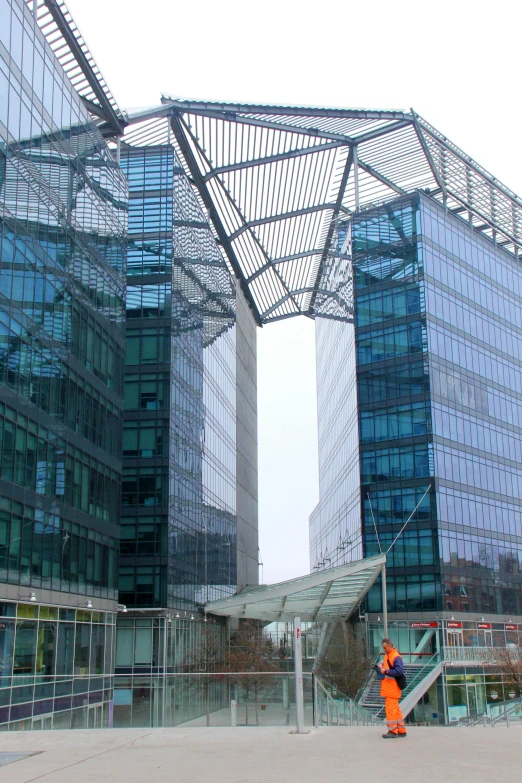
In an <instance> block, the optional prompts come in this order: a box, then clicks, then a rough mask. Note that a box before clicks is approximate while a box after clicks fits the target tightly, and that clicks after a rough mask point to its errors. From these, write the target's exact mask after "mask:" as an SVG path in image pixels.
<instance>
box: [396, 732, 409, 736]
mask: <svg viewBox="0 0 522 783" xmlns="http://www.w3.org/2000/svg"><path fill="white" fill-rule="evenodd" d="M397 736H398V737H407V736H408V734H407V732H406V731H405V732H404V733H403V734H398V735H397Z"/></svg>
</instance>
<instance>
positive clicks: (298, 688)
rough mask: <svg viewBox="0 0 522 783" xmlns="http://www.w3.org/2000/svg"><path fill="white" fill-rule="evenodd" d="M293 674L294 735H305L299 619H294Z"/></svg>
mask: <svg viewBox="0 0 522 783" xmlns="http://www.w3.org/2000/svg"><path fill="white" fill-rule="evenodd" d="M294 672H295V714H296V721H297V731H296V732H295V733H296V734H307V733H308V732H307V731H306V729H305V725H304V694H303V648H302V643H301V618H300V617H294Z"/></svg>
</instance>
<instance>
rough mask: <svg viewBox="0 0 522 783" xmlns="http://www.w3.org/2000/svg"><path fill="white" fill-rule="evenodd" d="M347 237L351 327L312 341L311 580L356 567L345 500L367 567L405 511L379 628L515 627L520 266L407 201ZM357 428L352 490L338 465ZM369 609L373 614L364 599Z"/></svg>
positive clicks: (520, 550) (451, 220)
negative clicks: (426, 618) (392, 617)
mask: <svg viewBox="0 0 522 783" xmlns="http://www.w3.org/2000/svg"><path fill="white" fill-rule="evenodd" d="M347 230H348V233H349V235H350V242H351V250H352V258H353V289H354V296H353V301H354V321H355V323H354V325H352V324H350V323H346V322H345V323H343V322H342V320H341V319H338V320H337V321H333V320H327V319H325V318H318V319H317V327H316V329H317V355H318V359H317V366H318V403H319V443H320V468H321V492H320V495H321V501H320V504H319V507H318V509H316V511H315V512H314V514H313V515H312V518H311V565H312V567H313V566H314V565H315V566H316V567H325V566H329V565H330V564H332V565H335V564H337V563H342V562H345V561H347V560H350V559H355V557H358V556H359V553H358V549H357V547H355V548H354V549H353V550H352V544H350V546H347V539H348V541H351V542H353V541H354V540H355V539H354V536H353V535H352V536H350V535H348V536H347V535H346V522H345V519H346V508H347V505H346V501H347V498H353V501H352V506H353V507H354V508H356V507H357V505H358V507H359V508H360V521H359V529H360V530H361V532H362V536H363V549H364V554H365V555H367V556H369V555H373V554H377V553H378V552H379V544H380V546H381V547H382V550H383V551H386V550H387V549H388V548H389V546H390V545H391V543H392V541H394V539H395V537H396V536H397V534H398V533H399V531H400V530H401V528H402V526H403V525H404V523H405V522H406V520H407V519H408V518H409V517H410V515H411V514H412V512H414V511H415V513H414V514H413V517H412V519H411V521H410V522H409V524H408V527H407V528H406V530H405V531H404V533H403V534H402V535H401V536H400V538H399V539H398V541H397V543H396V544H395V545H394V548H393V550H392V551H391V553H390V555H389V556H388V569H387V571H388V580H387V583H388V608H389V610H390V611H391V612H394V613H396V614H397V615H398V616H400V615H401V614H404V613H410V612H433V611H441V610H446V611H451V612H453V611H458V612H480V613H495V614H504V615H520V614H522V604H521V601H522V591H521V584H522V576H521V573H520V571H521V560H522V528H521V519H520V506H521V501H522V482H521V471H520V451H521V445H520V432H521V430H520V429H519V423H520V422H519V416H518V410H519V407H520V400H521V397H520V388H521V383H520V380H521V379H520V367H519V365H520V358H519V354H520V352H521V350H522V349H521V344H522V343H521V341H520V336H521V334H522V331H521V322H520V321H521V317H520V307H519V305H520V290H521V286H522V273H521V271H520V266H519V265H518V264H517V263H516V261H515V260H514V259H513V258H512V256H510V255H509V254H508V253H506V252H505V251H503V250H502V249H501V248H500V247H497V246H495V244H494V242H492V241H489V240H488V239H487V238H485V237H484V236H483V235H481V234H479V233H478V232H476V231H473V230H472V228H471V227H469V226H468V225H467V224H466V223H465V221H463V220H462V219H459V218H457V217H456V216H454V215H451V214H449V213H447V212H445V211H444V209H443V207H441V206H440V205H439V204H438V203H437V202H435V201H434V200H433V199H431V198H429V197H428V196H426V195H424V194H421V193H417V194H413V195H411V196H408V197H402V198H400V199H397V200H396V201H393V202H391V203H389V204H387V205H386V206H383V207H380V208H374V209H370V210H368V211H366V212H363V213H360V214H358V215H357V216H355V217H354V218H353V220H352V221H351V222H350V223H349V224H347ZM352 340H354V347H353V348H351V347H350V346H351V342H352ZM354 375H355V376H356V380H357V397H356V399H355V396H354V394H353V377H354ZM348 400H350V402H349V403H348ZM355 412H356V413H355ZM355 416H356V417H357V419H358V435H357V444H356V445H355V447H354V446H353V445H352V446H351V448H349V449H348V454H349V455H351V459H352V460H353V458H354V457H353V455H354V454H355V453H356V454H357V458H358V466H359V468H360V475H359V476H358V477H357V482H356V483H357V487H356V488H355V489H354V487H353V480H351V479H350V480H348V479H347V475H348V470H349V465H350V457H348V454H345V449H346V447H347V443H348V437H347V436H346V433H348V432H350V433H353V425H352V427H351V428H349V422H350V421H352V422H353V419H354V417H355ZM343 432H345V437H344V438H340V437H339V436H340V435H341V433H343ZM322 450H324V456H323V457H321V451H322ZM352 478H353V476H352ZM428 488H429V490H428ZM427 490H428V491H427ZM332 498H335V500H333V502H332V500H331V499H332ZM419 504H420V505H419ZM417 506H418V507H417ZM415 509H416V510H415ZM356 513H357V512H356ZM325 553H326V555H327V556H326V557H325ZM367 608H368V611H370V612H380V611H381V610H382V604H381V595H380V588H379V586H378V585H376V586H375V587H374V588H373V589H372V591H371V592H370V594H369V596H368V603H367Z"/></svg>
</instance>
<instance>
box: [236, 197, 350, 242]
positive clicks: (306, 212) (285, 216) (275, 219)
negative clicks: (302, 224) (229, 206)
mask: <svg viewBox="0 0 522 783" xmlns="http://www.w3.org/2000/svg"><path fill="white" fill-rule="evenodd" d="M325 209H335V204H317V205H316V206H314V207H305V208H304V209H294V210H292V212H282V213H281V214H280V215H271V216H270V217H264V218H258V219H257V220H249V221H248V223H245V225H244V226H241V227H240V228H238V229H237V231H234V233H233V234H230V241H231V242H233V241H234V239H237V237H238V236H240V234H242V233H243V232H244V231H247V230H248V229H249V228H253V227H254V226H263V225H265V224H266V223H277V222H278V221H279V220H289V219H290V218H295V217H301V215H311V214H313V213H314V212H322V211H324V210H325Z"/></svg>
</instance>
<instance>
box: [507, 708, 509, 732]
mask: <svg viewBox="0 0 522 783" xmlns="http://www.w3.org/2000/svg"><path fill="white" fill-rule="evenodd" d="M506 728H508V729H509V712H508V711H507V710H506Z"/></svg>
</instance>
